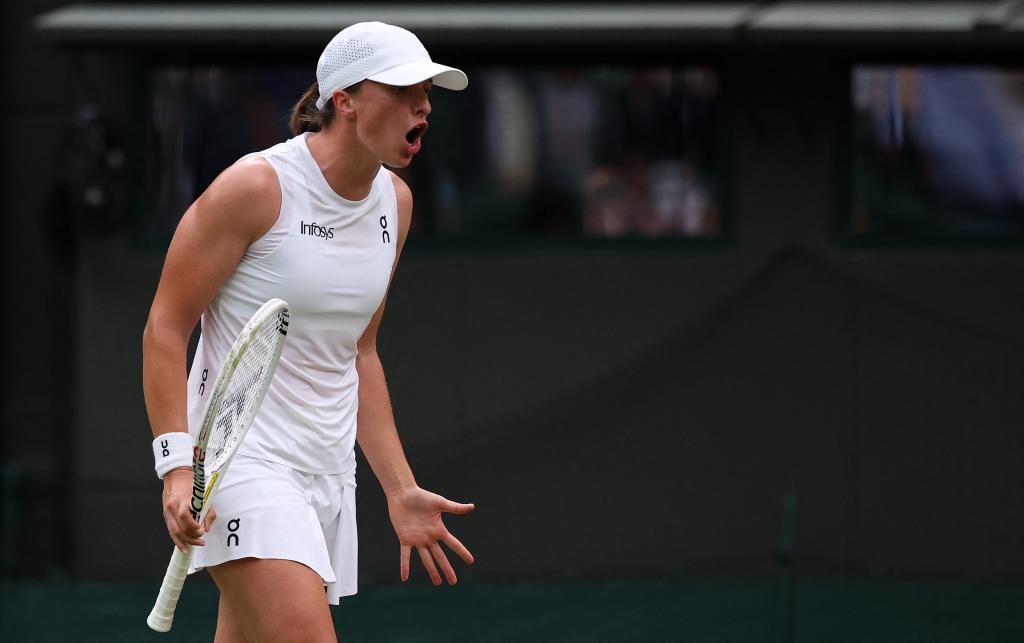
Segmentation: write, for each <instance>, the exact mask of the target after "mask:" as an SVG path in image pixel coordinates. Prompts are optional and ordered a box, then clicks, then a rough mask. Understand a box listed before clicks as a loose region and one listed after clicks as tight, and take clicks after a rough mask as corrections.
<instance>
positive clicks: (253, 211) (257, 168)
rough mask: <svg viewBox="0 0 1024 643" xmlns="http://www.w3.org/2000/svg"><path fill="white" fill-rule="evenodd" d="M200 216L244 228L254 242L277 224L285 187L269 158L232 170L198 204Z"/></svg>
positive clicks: (244, 162)
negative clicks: (282, 192)
mask: <svg viewBox="0 0 1024 643" xmlns="http://www.w3.org/2000/svg"><path fill="white" fill-rule="evenodd" d="M196 208H197V211H198V213H201V216H203V217H204V218H213V219H216V222H218V223H224V224H229V225H232V226H240V227H241V228H242V229H244V230H245V231H246V233H247V235H246V236H249V237H250V238H252V239H255V238H257V237H260V236H262V235H263V234H264V233H266V231H267V230H269V229H270V228H271V226H273V225H274V221H276V220H277V216H278V213H279V212H280V210H281V184H280V182H279V181H278V178H277V172H276V171H275V170H274V168H273V167H272V166H271V165H270V163H268V162H267V161H266V160H265V159H262V158H259V157H256V156H251V157H247V158H244V159H242V160H240V161H238V162H236V163H235V164H233V165H231V166H230V167H228V168H227V169H226V170H224V171H223V172H221V173H220V175H219V176H218V177H217V178H216V179H214V181H213V183H211V184H210V187H209V188H207V189H206V191H205V192H204V193H203V194H202V195H201V196H200V197H199V199H198V200H197V201H196Z"/></svg>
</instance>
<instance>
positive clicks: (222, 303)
mask: <svg viewBox="0 0 1024 643" xmlns="http://www.w3.org/2000/svg"><path fill="white" fill-rule="evenodd" d="M307 137H308V134H303V135H299V136H297V137H295V138H293V139H291V140H289V141H286V142H284V143H281V144H279V145H276V146H274V147H272V148H270V149H268V150H265V151H263V152H259V153H257V154H256V156H259V157H262V158H264V159H266V160H267V161H268V162H269V163H270V165H271V166H272V167H273V168H274V170H275V171H276V172H277V176H278V179H279V180H280V184H281V212H280V214H279V216H278V219H277V221H276V223H275V224H274V225H273V227H272V228H271V229H270V230H269V231H268V232H267V233H266V234H265V235H264V236H263V237H261V238H260V239H258V240H256V241H255V242H253V243H252V244H251V245H250V246H249V248H248V250H247V251H246V253H245V255H244V256H243V258H242V260H241V262H240V263H239V265H238V267H237V268H236V270H235V272H234V273H232V275H231V276H230V277H229V278H228V279H227V280H226V281H225V282H224V284H223V285H222V287H221V289H220V291H219V292H218V293H217V295H216V296H215V297H214V299H213V300H212V301H211V302H210V305H209V306H208V307H207V309H206V311H204V312H203V316H202V335H201V337H200V340H199V345H198V347H197V349H196V356H195V359H194V361H193V364H192V369H191V371H190V373H189V380H188V416H189V427H190V430H191V431H192V433H193V435H194V434H195V432H196V431H197V430H198V427H199V424H200V422H201V421H202V416H203V412H204V408H205V404H206V399H207V398H208V396H209V388H210V387H211V386H212V384H213V382H214V381H215V380H216V378H217V371H218V369H219V368H220V366H221V363H222V362H223V359H224V356H225V355H226V354H227V351H228V349H229V348H230V346H231V343H232V341H233V340H234V338H235V336H236V335H237V334H238V332H239V331H240V330H241V328H242V326H243V325H244V324H245V322H246V320H247V319H249V317H250V316H251V315H252V314H253V313H254V312H255V311H256V309H257V308H259V307H260V306H261V305H262V304H263V303H264V302H266V301H267V300H268V299H271V298H272V297H279V298H281V299H283V300H285V301H286V302H288V304H289V306H290V308H291V323H290V326H289V329H288V339H287V341H286V342H285V345H284V351H283V352H282V354H281V361H280V363H279V364H278V368H277V372H276V374H275V376H274V379H273V381H272V382H271V384H270V388H269V389H268V391H267V395H266V397H265V398H264V400H263V404H262V406H261V407H260V410H259V412H258V413H257V415H256V419H255V420H254V421H253V425H252V428H251V429H250V430H249V433H248V435H246V437H245V440H244V441H243V442H242V445H241V446H240V447H239V453H240V454H245V455H249V456H251V457H255V458H260V459H263V460H269V461H271V462H278V463H281V464H284V465H287V466H290V467H292V468H294V469H297V470H299V471H304V472H306V473H320V474H325V473H344V472H346V471H350V470H352V469H353V468H354V467H355V453H354V448H355V440H356V414H357V411H358V405H359V396H358V388H359V378H358V374H357V372H356V369H355V358H356V352H357V349H356V342H357V341H358V340H359V338H360V337H361V336H362V334H363V331H364V330H366V327H367V325H368V324H369V322H370V319H371V317H372V316H373V314H374V312H375V311H376V310H377V308H378V307H379V306H380V304H381V302H382V301H383V299H384V296H385V293H386V291H387V287H388V282H389V280H390V276H391V268H392V264H393V263H394V260H395V251H396V246H397V244H398V213H397V208H398V205H397V198H396V196H395V189H394V185H393V184H392V179H391V173H390V171H388V170H387V169H385V168H383V167H382V168H381V169H380V172H379V173H378V174H377V177H376V179H375V180H374V182H373V186H372V188H371V190H370V193H369V195H368V196H367V197H366V198H365V199H363V200H361V201H349V200H347V199H344V198H342V197H341V196H339V195H338V194H336V193H335V192H334V191H333V190H332V189H331V187H330V185H329V184H328V183H327V180H326V178H325V177H324V175H323V173H322V172H321V171H320V168H319V167H318V166H317V164H316V161H315V160H314V159H313V157H312V155H311V154H310V152H309V148H308V147H307V145H306V138H307Z"/></svg>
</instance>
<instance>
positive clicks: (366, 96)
mask: <svg viewBox="0 0 1024 643" xmlns="http://www.w3.org/2000/svg"><path fill="white" fill-rule="evenodd" d="M431 85H432V82H431V81H429V80H427V81H424V82H422V83H420V84H418V85H410V86H408V87H395V86H393V85H383V84H381V83H377V82H374V81H371V80H367V81H364V82H363V84H362V86H361V87H360V90H359V92H358V93H356V94H354V95H353V96H352V100H353V105H354V106H355V111H356V132H357V133H358V136H359V140H360V141H362V143H363V145H364V146H366V148H367V149H369V150H370V151H371V152H372V153H373V154H374V155H375V156H376V157H377V158H379V159H380V160H381V162H383V163H384V164H385V165H388V166H390V167H405V166H406V165H409V163H410V162H411V161H412V157H413V156H415V155H416V153H417V152H419V151H420V146H421V143H422V138H423V133H424V132H426V131H427V116H428V115H429V114H430V100H429V99H428V96H427V94H428V93H429V92H430V88H431Z"/></svg>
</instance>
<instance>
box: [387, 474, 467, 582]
mask: <svg viewBox="0 0 1024 643" xmlns="http://www.w3.org/2000/svg"><path fill="white" fill-rule="evenodd" d="M473 508H474V506H473V505H472V504H462V503H458V502H452V501H451V500H448V499H447V498H444V497H442V496H439V495H437V494H436V493H431V492H429V491H427V490H426V489H420V488H419V487H412V488H410V489H406V490H404V491H400V492H398V493H396V494H394V495H391V496H388V514H389V515H390V516H391V524H392V525H393V526H394V528H395V534H397V535H398V543H399V546H400V549H401V552H400V558H401V577H402V580H403V581H404V580H408V579H409V559H410V557H411V555H412V550H413V549H415V550H416V552H417V553H418V554H419V557H420V560H421V561H422V562H423V567H425V568H426V570H427V573H428V574H429V575H430V580H431V582H432V583H434V585H440V584H441V575H440V574H439V573H438V571H437V568H438V566H440V568H441V571H443V572H444V575H445V578H447V579H448V584H449V585H454V584H455V583H456V582H457V581H458V578H457V577H456V575H455V570H454V569H452V566H451V563H449V562H448V557H447V556H446V555H445V553H444V550H442V549H441V545H440V543H444V544H445V545H446V546H447V547H448V548H449V549H451V550H452V551H453V552H455V553H456V554H458V556H459V558H461V559H462V560H464V561H465V562H466V563H468V564H472V563H473V554H471V553H469V550H468V549H466V547H465V545H463V544H462V543H461V542H459V539H458V538H456V537H455V536H453V535H452V534H451V532H449V531H448V529H447V528H446V527H445V526H444V522H442V520H441V514H442V513H452V514H465V513H469V512H470V511H473Z"/></svg>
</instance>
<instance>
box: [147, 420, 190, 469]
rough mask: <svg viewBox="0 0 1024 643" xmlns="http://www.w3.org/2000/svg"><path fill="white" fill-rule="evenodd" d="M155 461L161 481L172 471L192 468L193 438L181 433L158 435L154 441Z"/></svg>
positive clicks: (173, 432)
mask: <svg viewBox="0 0 1024 643" xmlns="http://www.w3.org/2000/svg"><path fill="white" fill-rule="evenodd" d="M153 459H154V460H155V461H156V477H158V478H160V479H161V480H163V477H164V476H165V475H167V472H168V471H170V470H172V469H177V468H178V467H191V466H192V436H190V435H189V434H188V433H183V432H181V431H171V432H170V433H164V434H163V435H158V436H157V437H156V439H155V440H153Z"/></svg>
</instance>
